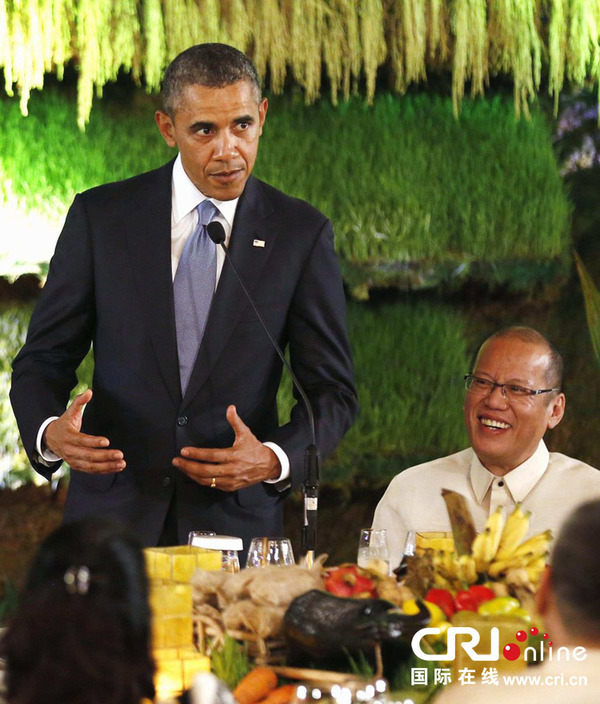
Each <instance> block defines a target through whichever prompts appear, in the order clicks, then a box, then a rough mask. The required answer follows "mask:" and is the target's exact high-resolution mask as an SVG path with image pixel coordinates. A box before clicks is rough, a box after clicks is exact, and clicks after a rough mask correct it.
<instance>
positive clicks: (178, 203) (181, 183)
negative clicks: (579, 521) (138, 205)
mask: <svg viewBox="0 0 600 704" xmlns="http://www.w3.org/2000/svg"><path fill="white" fill-rule="evenodd" d="M203 200H206V196H205V195H204V194H203V193H202V192H201V191H199V190H198V189H197V188H196V186H194V184H193V183H192V182H191V180H190V178H189V176H188V175H187V174H186V172H185V169H184V168H183V164H182V163H181V154H178V155H177V159H175V164H174V165H173V179H172V207H171V221H172V224H176V223H178V222H179V221H180V220H181V219H182V218H183V217H185V216H186V215H187V214H188V213H189V212H191V211H192V210H195V209H196V208H197V207H198V205H199V204H200V203H202V201H203ZM210 200H212V202H213V203H214V204H215V205H216V206H217V208H218V209H219V212H220V213H221V215H222V216H223V217H224V218H225V220H226V221H227V224H228V225H229V227H230V228H231V227H233V219H234V217H235V211H236V208H237V204H238V201H239V198H234V199H233V200H217V199H216V198H211V199H210Z"/></svg>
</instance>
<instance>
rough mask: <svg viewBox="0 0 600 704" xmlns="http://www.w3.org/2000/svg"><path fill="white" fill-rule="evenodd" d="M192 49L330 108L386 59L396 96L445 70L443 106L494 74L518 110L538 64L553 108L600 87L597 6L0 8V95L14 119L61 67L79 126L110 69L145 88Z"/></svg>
mask: <svg viewBox="0 0 600 704" xmlns="http://www.w3.org/2000/svg"><path fill="white" fill-rule="evenodd" d="M204 41H222V42H227V43H230V44H233V45H234V46H236V47H238V48H239V49H241V50H242V51H245V52H247V53H248V54H249V55H251V56H252V58H253V59H254V61H255V63H256V66H257V68H258V70H259V72H260V74H261V75H262V76H263V77H264V78H265V81H266V82H267V84H268V87H269V88H270V89H271V90H272V91H273V92H275V93H278V92H281V91H282V90H283V88H284V85H285V81H286V79H287V78H288V77H292V78H293V79H294V80H295V81H296V82H297V83H298V84H299V85H300V86H301V87H302V89H303V91H304V95H305V98H306V100H307V101H308V102H310V101H312V100H314V99H315V98H316V97H317V96H319V95H320V93H321V90H322V85H321V82H322V78H323V76H324V75H326V76H327V81H328V84H329V90H330V94H331V99H332V101H333V102H334V103H335V102H337V100H338V97H339V96H340V95H342V96H343V97H345V98H346V97H348V96H349V95H350V93H351V92H355V91H356V90H357V89H358V87H359V86H363V91H364V95H365V97H366V99H367V100H368V101H371V100H372V98H373V96H374V94H375V90H376V86H377V78H378V75H379V72H380V69H381V67H382V65H384V64H385V66H386V67H387V69H388V72H389V73H390V74H391V78H392V81H393V85H394V88H395V90H397V91H398V92H403V91H405V90H406V88H407V87H408V86H409V85H410V84H414V83H418V82H424V81H426V80H427V77H428V75H430V74H431V72H432V71H451V72H452V91H453V101H454V106H455V111H458V110H459V109H460V105H461V101H462V99H463V95H464V93H465V90H466V89H470V93H471V95H477V94H482V93H483V92H484V89H485V87H486V85H487V83H488V82H489V79H490V77H492V76H496V75H505V76H507V77H508V78H510V79H511V80H512V81H513V84H514V100H515V110H516V112H517V114H519V113H521V112H523V113H525V114H528V106H529V103H530V102H531V100H532V99H533V98H534V96H535V95H536V94H537V93H538V92H539V90H540V85H541V81H542V78H541V77H542V62H544V65H545V68H546V72H547V76H548V78H547V89H548V92H549V94H550V95H551V96H553V97H554V100H555V105H558V96H559V94H560V92H561V90H562V88H563V85H564V82H565V81H569V82H571V83H573V84H575V85H577V86H581V85H585V84H589V83H591V84H593V85H596V84H598V82H599V81H600V0H0V68H1V69H2V70H3V72H4V87H5V90H6V92H7V93H8V94H9V95H12V94H13V91H14V90H15V89H16V91H17V93H18V94H19V96H20V103H21V109H22V111H23V113H24V114H26V113H27V102H28V100H29V95H30V93H31V91H32V90H33V89H40V88H42V87H43V84H44V76H45V74H47V73H49V72H53V73H55V74H56V75H57V76H58V77H59V78H61V77H62V75H63V71H64V68H65V65H66V64H67V63H69V62H71V61H72V62H74V63H75V64H76V66H77V68H78V73H79V101H78V102H79V105H78V111H79V114H78V120H79V124H80V125H81V126H82V127H83V126H84V125H85V123H86V122H87V120H88V119H89V114H90V110H91V107H92V102H93V97H94V94H96V95H101V93H102V87H103V86H104V85H105V84H106V83H107V82H108V81H112V80H114V79H115V78H116V76H117V75H118V73H119V71H126V72H130V73H131V75H132V77H133V78H134V80H136V81H138V82H139V83H141V84H144V85H145V86H146V87H147V89H148V90H149V91H156V90H157V89H158V87H159V85H160V78H161V76H162V73H163V71H164V69H165V66H166V65H167V64H168V62H169V61H170V60H171V59H172V58H173V57H174V56H176V55H177V54H178V53H179V52H180V51H183V50H184V49H186V48H187V47H189V46H191V45H193V44H196V43H199V42H204Z"/></svg>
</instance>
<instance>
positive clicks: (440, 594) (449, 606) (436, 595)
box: [425, 589, 456, 619]
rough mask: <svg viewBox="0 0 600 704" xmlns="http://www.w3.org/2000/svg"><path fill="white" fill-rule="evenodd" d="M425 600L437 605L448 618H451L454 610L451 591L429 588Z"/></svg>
mask: <svg viewBox="0 0 600 704" xmlns="http://www.w3.org/2000/svg"><path fill="white" fill-rule="evenodd" d="M425 600H426V601H430V602H431V603H432V604H436V605H437V606H439V607H440V609H441V610H442V611H443V612H444V614H445V615H446V618H448V619H450V618H452V614H453V613H454V612H455V611H456V609H455V607H454V597H453V596H452V592H450V591H448V590H447V589H430V590H429V591H428V592H427V595H426V596H425Z"/></svg>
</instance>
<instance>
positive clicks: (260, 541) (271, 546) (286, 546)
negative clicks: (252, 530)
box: [246, 538, 295, 567]
mask: <svg viewBox="0 0 600 704" xmlns="http://www.w3.org/2000/svg"><path fill="white" fill-rule="evenodd" d="M293 564H295V560H294V551H293V550H292V543H291V542H290V540H289V539H288V538H252V542H251V543H250V549H249V550H248V559H247V561H246V567H266V566H267V565H275V566H277V567H282V566H285V565H293Z"/></svg>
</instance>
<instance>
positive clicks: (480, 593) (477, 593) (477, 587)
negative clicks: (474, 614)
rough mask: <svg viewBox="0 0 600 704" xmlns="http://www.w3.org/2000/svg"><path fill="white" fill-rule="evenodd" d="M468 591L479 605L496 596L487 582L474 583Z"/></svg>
mask: <svg viewBox="0 0 600 704" xmlns="http://www.w3.org/2000/svg"><path fill="white" fill-rule="evenodd" d="M468 591H469V592H471V594H472V595H473V597H474V599H475V601H476V602H477V606H479V605H480V604H483V602H484V601H489V600H490V599H494V598H495V597H496V595H495V594H494V591H493V589H490V588H489V587H486V586H485V584H472V585H471V586H470V587H469V589H468Z"/></svg>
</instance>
